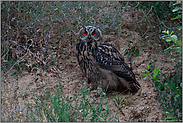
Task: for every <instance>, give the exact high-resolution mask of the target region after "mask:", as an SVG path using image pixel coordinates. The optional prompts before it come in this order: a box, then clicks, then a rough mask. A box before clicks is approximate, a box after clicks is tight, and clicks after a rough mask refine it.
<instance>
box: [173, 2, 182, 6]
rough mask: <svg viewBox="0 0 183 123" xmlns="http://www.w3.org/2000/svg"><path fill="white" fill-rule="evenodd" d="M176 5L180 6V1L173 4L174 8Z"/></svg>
mask: <svg viewBox="0 0 183 123" xmlns="http://www.w3.org/2000/svg"><path fill="white" fill-rule="evenodd" d="M178 4H181V1H177V2H176V3H175V4H173V5H174V6H175V5H178Z"/></svg>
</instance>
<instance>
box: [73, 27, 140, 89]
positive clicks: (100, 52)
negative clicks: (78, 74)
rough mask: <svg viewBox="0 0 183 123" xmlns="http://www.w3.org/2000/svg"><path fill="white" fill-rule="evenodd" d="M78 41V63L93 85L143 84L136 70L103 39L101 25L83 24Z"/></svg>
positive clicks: (130, 86) (133, 86)
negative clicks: (96, 26)
mask: <svg viewBox="0 0 183 123" xmlns="http://www.w3.org/2000/svg"><path fill="white" fill-rule="evenodd" d="M77 41H78V43H77V45H76V49H77V59H78V63H79V65H80V67H81V70H82V71H83V73H84V75H85V76H86V79H87V81H88V83H91V87H92V88H96V87H101V88H103V89H107V90H116V91H121V92H123V91H125V90H126V89H129V90H130V91H131V92H137V91H138V89H139V88H140V84H139V83H138V82H137V80H136V78H135V75H134V73H133V72H132V70H131V69H130V68H129V67H128V65H127V64H126V63H125V62H124V58H123V56H122V55H121V54H120V53H119V51H118V50H117V49H116V48H115V47H113V46H112V45H111V44H108V43H106V42H102V33H101V31H100V30H99V29H97V28H95V27H92V26H87V27H83V28H81V29H80V31H79V33H78V35H77Z"/></svg>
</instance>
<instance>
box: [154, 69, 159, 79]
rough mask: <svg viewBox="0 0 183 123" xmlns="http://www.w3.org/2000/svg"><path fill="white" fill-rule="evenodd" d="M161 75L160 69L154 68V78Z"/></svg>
mask: <svg viewBox="0 0 183 123" xmlns="http://www.w3.org/2000/svg"><path fill="white" fill-rule="evenodd" d="M158 73H159V69H158V68H154V70H153V77H156V76H157V75H158Z"/></svg>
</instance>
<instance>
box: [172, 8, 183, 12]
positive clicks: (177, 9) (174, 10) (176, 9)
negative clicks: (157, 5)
mask: <svg viewBox="0 0 183 123" xmlns="http://www.w3.org/2000/svg"><path fill="white" fill-rule="evenodd" d="M179 10H182V7H176V8H175V9H173V10H172V12H176V11H179Z"/></svg>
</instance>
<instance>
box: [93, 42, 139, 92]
mask: <svg viewBox="0 0 183 123" xmlns="http://www.w3.org/2000/svg"><path fill="white" fill-rule="evenodd" d="M94 54H95V55H94V57H95V59H96V62H97V64H98V65H99V66H100V67H101V68H103V69H107V70H110V71H112V72H113V73H115V74H116V75H117V76H119V77H121V78H123V79H125V80H126V81H127V82H128V83H129V85H130V87H131V89H132V91H134V92H136V91H137V90H138V89H139V88H140V84H139V83H138V82H137V80H136V78H135V75H134V73H133V72H132V70H131V69H130V68H129V67H128V65H127V64H126V63H125V62H124V58H123V56H122V55H121V54H120V53H119V52H118V50H117V49H116V48H114V47H113V46H112V45H111V44H108V43H106V42H105V43H102V44H100V45H99V46H98V48H97V49H96V51H94Z"/></svg>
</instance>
